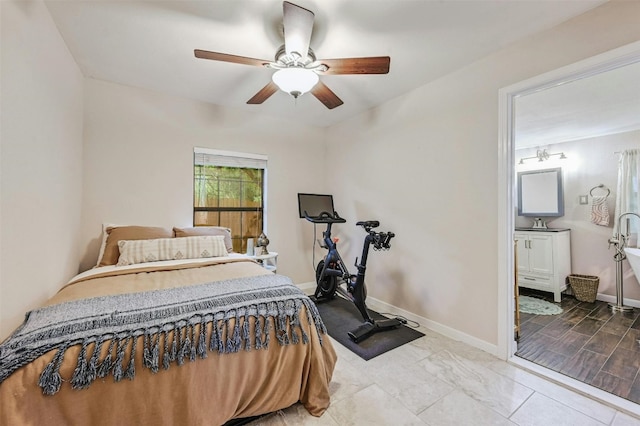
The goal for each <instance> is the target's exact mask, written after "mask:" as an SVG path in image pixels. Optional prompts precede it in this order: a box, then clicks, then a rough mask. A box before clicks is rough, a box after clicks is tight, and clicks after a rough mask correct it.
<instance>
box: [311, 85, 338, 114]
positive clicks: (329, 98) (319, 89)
mask: <svg viewBox="0 0 640 426" xmlns="http://www.w3.org/2000/svg"><path fill="white" fill-rule="evenodd" d="M311 94H312V95H313V96H315V97H316V98H318V100H319V101H320V102H322V103H323V104H324V106H326V107H327V108H329V109H334V108H335V107H339V106H340V105H342V104H343V103H344V102H342V99H340V98H339V97H338V96H336V94H335V93H333V92H332V91H331V89H329V88H328V87H327V86H326V84H324V83H323V82H322V81H319V82H318V83H317V84H316V85H315V86H313V89H311Z"/></svg>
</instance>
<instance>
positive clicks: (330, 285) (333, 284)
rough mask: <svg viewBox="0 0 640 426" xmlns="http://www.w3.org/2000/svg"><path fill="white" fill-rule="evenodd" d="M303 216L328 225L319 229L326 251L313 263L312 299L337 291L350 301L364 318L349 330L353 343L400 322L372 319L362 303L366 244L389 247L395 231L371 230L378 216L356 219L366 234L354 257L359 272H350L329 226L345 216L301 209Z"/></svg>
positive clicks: (325, 298) (328, 296)
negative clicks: (312, 212)
mask: <svg viewBox="0 0 640 426" xmlns="http://www.w3.org/2000/svg"><path fill="white" fill-rule="evenodd" d="M304 217H305V219H307V220H308V221H309V222H312V223H316V224H326V225H327V229H326V230H325V231H324V232H323V233H322V237H323V243H324V245H323V246H322V247H323V248H326V249H327V254H326V256H325V257H324V258H323V259H322V260H321V261H320V262H318V266H317V267H316V284H317V287H316V290H315V292H314V295H313V296H312V299H313V300H314V302H316V303H321V302H325V301H328V300H331V299H333V298H335V297H336V294H337V293H339V294H340V295H342V296H343V297H344V298H345V299H347V300H350V301H351V302H353V303H354V304H355V305H356V307H357V308H358V311H360V314H361V315H362V318H363V319H364V323H363V324H362V325H360V326H359V327H358V328H356V329H355V330H352V331H349V332H348V334H349V338H351V340H353V341H354V342H356V343H358V342H361V341H363V340H365V339H366V338H368V337H369V336H371V335H372V334H374V333H377V332H380V331H385V330H391V329H394V328H397V327H399V326H400V325H402V324H403V321H401V320H400V319H397V318H389V319H384V320H374V319H373V318H371V315H369V311H368V310H367V305H366V303H365V299H366V298H367V289H366V286H365V283H364V276H365V272H366V269H367V257H368V255H369V248H370V247H371V245H372V244H373V248H374V250H389V249H390V248H391V245H390V241H391V239H392V238H393V237H395V234H394V233H393V232H376V231H374V230H373V229H374V228H377V227H378V226H380V222H378V221H377V220H369V221H364V222H357V223H356V226H362V227H363V228H364V230H365V231H366V232H367V235H366V236H365V238H364V245H363V247H362V256H361V257H360V263H358V259H357V258H356V262H355V266H356V268H357V269H358V273H357V274H355V275H353V274H350V273H349V270H348V269H347V267H346V265H345V264H344V262H343V261H342V258H341V257H340V253H338V248H337V243H336V241H334V240H333V238H332V237H331V226H332V225H333V224H334V223H345V222H346V220H345V219H343V218H341V217H340V216H339V215H338V212H336V211H334V212H333V214H331V213H328V212H326V211H323V212H321V213H320V214H319V215H318V216H309V215H308V214H307V212H306V211H304ZM343 283H345V284H346V289H345V288H344V287H342V284H343Z"/></svg>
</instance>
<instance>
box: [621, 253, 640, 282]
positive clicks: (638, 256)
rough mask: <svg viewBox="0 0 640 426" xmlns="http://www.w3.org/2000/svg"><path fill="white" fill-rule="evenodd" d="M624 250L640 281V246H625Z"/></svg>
mask: <svg viewBox="0 0 640 426" xmlns="http://www.w3.org/2000/svg"><path fill="white" fill-rule="evenodd" d="M624 252H625V253H626V255H627V260H628V261H629V265H631V269H633V273H634V274H635V276H636V279H637V280H638V282H639V283H640V248H630V247H625V249H624Z"/></svg>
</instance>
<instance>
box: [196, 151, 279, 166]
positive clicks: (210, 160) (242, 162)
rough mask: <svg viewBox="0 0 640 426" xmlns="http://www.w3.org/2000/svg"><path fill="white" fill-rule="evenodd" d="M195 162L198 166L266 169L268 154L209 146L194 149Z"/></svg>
mask: <svg viewBox="0 0 640 426" xmlns="http://www.w3.org/2000/svg"><path fill="white" fill-rule="evenodd" d="M193 164H194V165H197V166H220V167H243V168H249V169H266V168H267V156H266V155H261V154H248V153H242V152H232V151H219V150H213V149H207V148H194V149H193Z"/></svg>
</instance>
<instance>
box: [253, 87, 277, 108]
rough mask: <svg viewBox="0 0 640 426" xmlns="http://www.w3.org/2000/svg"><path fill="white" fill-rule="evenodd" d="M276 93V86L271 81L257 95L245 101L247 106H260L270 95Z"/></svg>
mask: <svg viewBox="0 0 640 426" xmlns="http://www.w3.org/2000/svg"><path fill="white" fill-rule="evenodd" d="M277 91H278V86H276V84H275V83H274V82H273V81H270V82H269V83H268V84H267V85H266V86H264V87H263V88H262V89H260V91H259V92H258V93H256V94H255V95H253V97H252V98H251V99H249V100H248V101H247V103H248V104H261V103H263V102H264V101H266V100H267V99H269V97H270V96H271V95H273V94H274V93H276V92H277Z"/></svg>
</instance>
